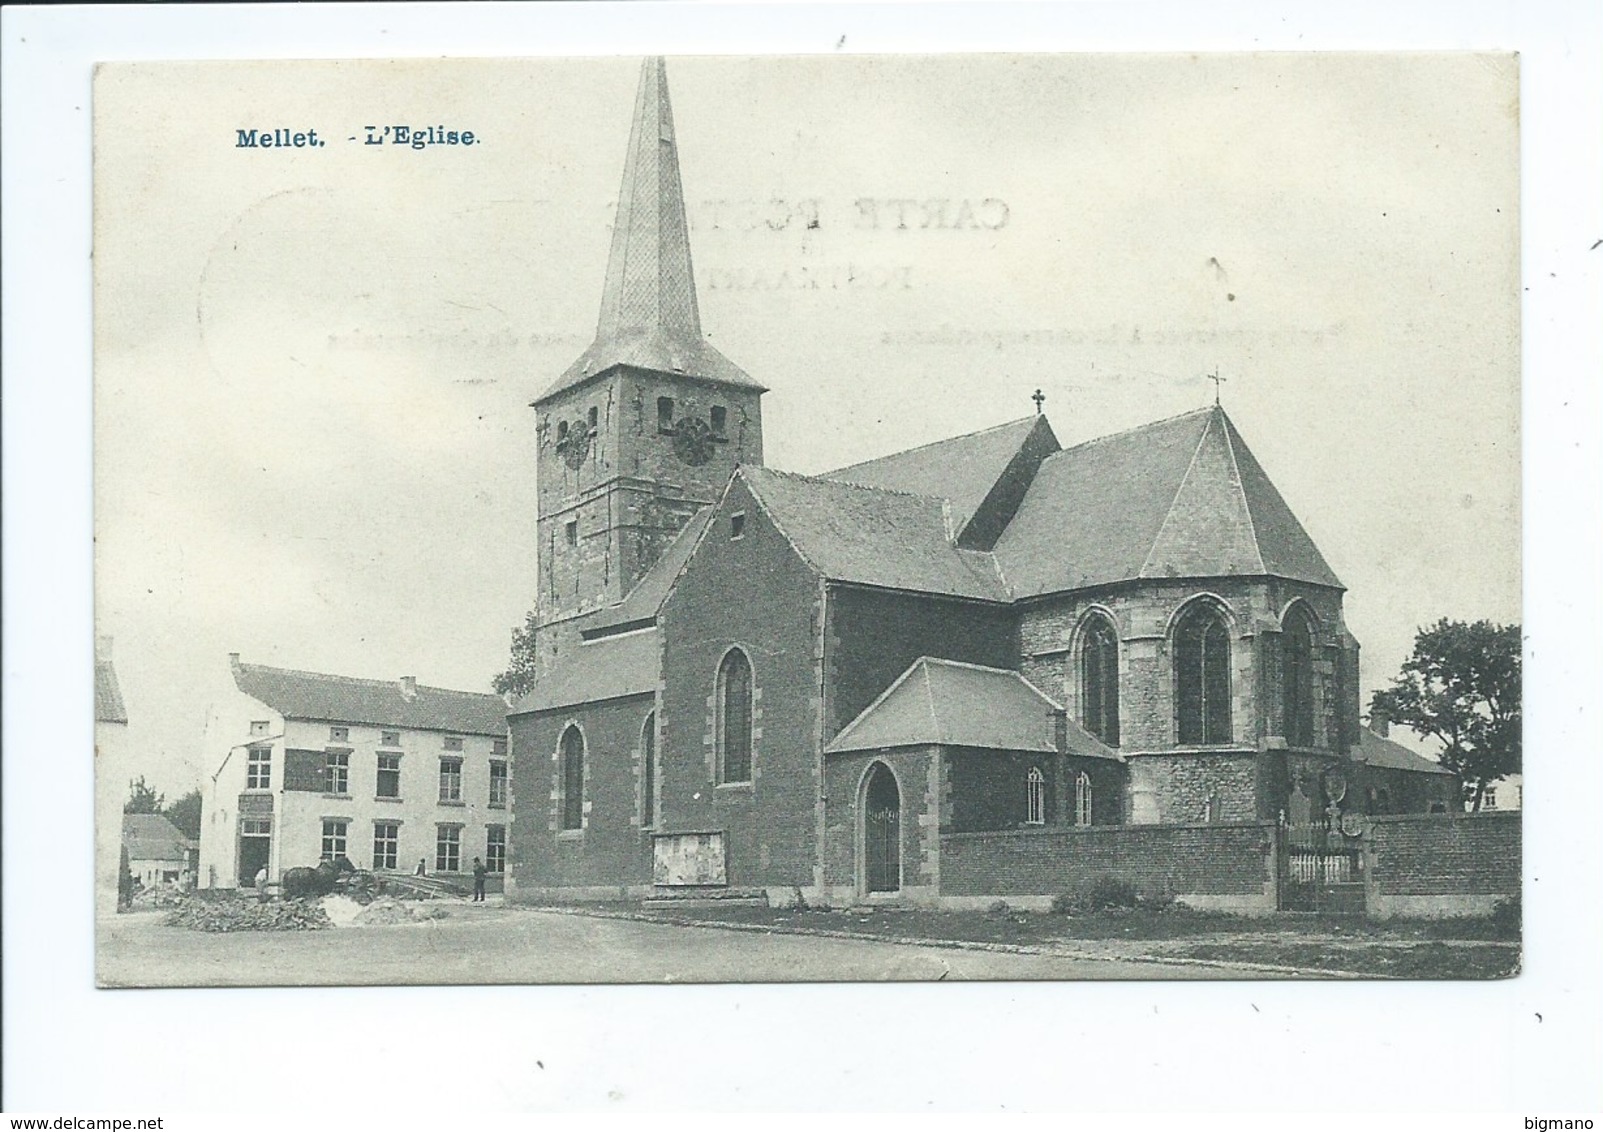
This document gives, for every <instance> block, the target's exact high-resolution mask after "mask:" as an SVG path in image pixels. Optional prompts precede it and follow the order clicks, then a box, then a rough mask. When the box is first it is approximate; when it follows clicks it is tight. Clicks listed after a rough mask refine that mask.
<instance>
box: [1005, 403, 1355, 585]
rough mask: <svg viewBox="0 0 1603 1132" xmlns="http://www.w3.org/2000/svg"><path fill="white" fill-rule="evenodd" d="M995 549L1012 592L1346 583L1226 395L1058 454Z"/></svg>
mask: <svg viewBox="0 0 1603 1132" xmlns="http://www.w3.org/2000/svg"><path fill="white" fill-rule="evenodd" d="M995 553H996V559H997V564H998V566H999V567H1000V568H1001V570H1002V573H1003V574H1004V575H1005V576H1006V578H1007V580H1008V584H1009V586H1010V588H1011V589H1012V591H1013V595H1014V597H1033V596H1037V595H1040V594H1048V593H1057V592H1060V591H1064V590H1072V589H1078V588H1080V587H1083V586H1094V585H1102V584H1105V583H1109V582H1123V581H1132V580H1135V579H1157V578H1177V577H1188V578H1202V577H1228V576H1252V575H1264V574H1272V575H1275V576H1277V577H1282V578H1289V579H1293V580H1297V581H1304V582H1312V583H1314V584H1316V585H1322V586H1331V587H1335V588H1338V589H1339V588H1342V586H1341V582H1340V581H1339V580H1338V579H1337V577H1336V575H1335V573H1334V572H1333V571H1332V570H1331V569H1330V566H1329V564H1327V563H1326V562H1325V559H1324V557H1323V556H1322V555H1321V554H1320V553H1319V550H1318V548H1317V547H1315V546H1314V542H1313V539H1311V538H1309V537H1308V532H1307V531H1305V530H1304V529H1303V527H1302V524H1301V523H1299V522H1298V521H1297V518H1296V516H1295V515H1293V514H1292V513H1291V508H1290V507H1288V506H1287V505H1286V501H1285V500H1284V499H1283V498H1281V495H1280V493H1279V492H1278V491H1277V490H1275V486H1274V484H1272V483H1270V482H1269V477H1268V476H1267V475H1266V474H1265V473H1264V470H1263V468H1262V467H1261V466H1260V465H1259V463H1258V461H1257V459H1256V458H1255V457H1254V456H1253V454H1252V452H1251V451H1250V450H1249V449H1248V448H1247V445H1246V443H1245V442H1244V441H1243V440H1242V439H1241V434H1240V433H1238V432H1237V431H1236V427H1235V425H1234V424H1233V423H1231V420H1230V418H1229V417H1228V416H1227V415H1226V414H1225V411H1224V410H1223V409H1222V408H1220V407H1218V406H1217V405H1214V406H1209V407H1208V408H1206V409H1200V410H1198V411H1196V412H1191V413H1186V414H1184V415H1182V416H1178V417H1171V418H1169V419H1168V420H1163V421H1157V422H1155V423H1153V424H1149V425H1143V426H1141V427H1140V428H1134V429H1130V430H1129V431H1127V432H1121V433H1116V434H1114V435H1112V436H1105V437H1102V438H1100V439H1098V440H1092V441H1088V442H1087V443H1085V444H1080V445H1076V446H1075V447H1073V448H1066V449H1064V450H1063V451H1061V452H1058V453H1057V454H1055V455H1053V456H1049V457H1048V458H1047V459H1045V460H1044V461H1042V463H1041V465H1040V471H1039V472H1038V473H1037V475H1036V477H1035V481H1034V482H1033V483H1032V484H1031V485H1030V489H1029V491H1028V492H1027V493H1026V494H1025V496H1024V501H1023V502H1022V503H1021V504H1020V505H1019V508H1018V513H1017V514H1016V515H1015V516H1014V519H1013V521H1012V522H1011V523H1010V524H1009V525H1008V528H1007V530H1006V531H1005V532H1004V533H1003V534H1002V536H1001V538H1000V539H999V540H998V541H997V543H996V547H995Z"/></svg>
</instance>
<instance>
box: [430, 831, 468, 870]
mask: <svg viewBox="0 0 1603 1132" xmlns="http://www.w3.org/2000/svg"><path fill="white" fill-rule="evenodd" d="M434 829H435V834H434V871H435V872H437V873H457V872H461V871H462V827H461V826H459V825H437V826H435V827H434Z"/></svg>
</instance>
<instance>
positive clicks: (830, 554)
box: [736, 466, 1008, 601]
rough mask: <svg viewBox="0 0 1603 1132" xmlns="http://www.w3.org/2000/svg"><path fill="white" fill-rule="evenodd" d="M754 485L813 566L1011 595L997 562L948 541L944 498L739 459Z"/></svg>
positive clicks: (845, 574)
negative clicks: (778, 469)
mask: <svg viewBox="0 0 1603 1132" xmlns="http://www.w3.org/2000/svg"><path fill="white" fill-rule="evenodd" d="M736 475H738V476H740V477H742V478H743V479H744V480H745V482H746V484H747V486H749V487H750V488H751V493H752V494H753V495H754V496H756V498H757V501H758V502H759V503H761V504H762V506H763V508H764V510H766V511H767V512H768V514H769V516H770V517H771V518H772V519H773V520H774V524H775V525H776V526H777V527H778V528H779V529H780V531H781V532H783V533H784V535H785V536H786V537H787V538H788V539H789V540H790V542H791V544H792V545H793V546H795V548H796V550H797V553H799V554H800V555H801V556H802V557H803V558H804V559H805V560H806V561H807V562H808V564H809V565H811V566H812V567H813V569H815V570H817V571H818V572H819V573H820V574H822V575H823V576H824V577H826V578H829V579H831V580H834V581H841V582H855V583H857V584H859V585H866V586H878V587H882V588H886V589H896V590H910V591H913V592H916V593H927V594H936V595H941V596H946V597H964V598H977V599H980V600H984V601H1006V600H1008V594H1007V588H1006V587H1005V586H1004V585H1003V583H1002V579H1001V577H1000V575H998V574H997V572H996V563H995V562H994V561H993V560H992V558H991V556H990V555H989V554H986V553H983V552H981V551H970V550H959V549H958V548H957V547H955V546H953V545H952V543H951V528H950V525H949V520H948V518H947V514H946V506H947V505H946V502H945V501H944V500H941V499H935V498H932V497H930V496H926V495H909V494H907V493H905V492H899V491H886V490H883V489H880V488H871V487H860V486H858V485H857V484H852V483H843V482H841V481H839V480H830V479H817V478H814V477H811V476H798V475H792V474H790V473H788V472H776V471H774V470H773V469H772V468H762V467H744V466H743V467H741V468H740V469H739V470H738V471H737V472H736Z"/></svg>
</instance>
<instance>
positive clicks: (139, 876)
mask: <svg viewBox="0 0 1603 1132" xmlns="http://www.w3.org/2000/svg"><path fill="white" fill-rule="evenodd" d="M122 845H123V848H124V849H126V850H128V871H129V872H131V873H132V874H133V875H134V878H135V879H136V880H138V881H139V883H140V884H143V885H144V886H145V887H146V888H155V887H156V886H157V885H160V884H177V885H186V886H187V885H188V883H189V879H190V876H189V864H190V862H189V854H190V850H191V849H192V848H193V846H194V843H193V842H191V841H190V840H189V838H187V837H185V836H184V834H183V831H182V830H180V829H179V828H178V827H177V826H176V825H174V824H173V823H172V822H170V821H169V820H167V817H166V815H164V814H124V815H123V816H122Z"/></svg>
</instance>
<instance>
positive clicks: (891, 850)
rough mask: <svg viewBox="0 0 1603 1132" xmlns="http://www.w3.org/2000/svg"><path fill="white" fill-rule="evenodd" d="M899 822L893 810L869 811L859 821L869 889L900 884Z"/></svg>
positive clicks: (896, 887) (894, 888) (884, 889)
mask: <svg viewBox="0 0 1603 1132" xmlns="http://www.w3.org/2000/svg"><path fill="white" fill-rule="evenodd" d="M901 843H902V839H901V821H900V817H899V814H898V812H897V811H896V810H891V809H885V810H870V811H868V814H867V816H866V817H865V818H864V821H863V855H864V860H865V864H866V871H867V875H866V877H865V878H864V880H865V881H866V883H867V887H868V891H870V892H896V891H897V890H899V889H900V888H901V887H902V859H901Z"/></svg>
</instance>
